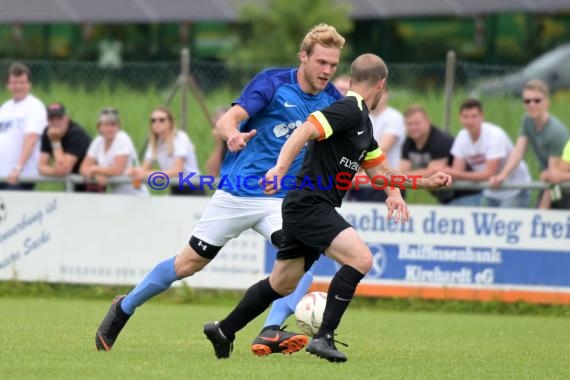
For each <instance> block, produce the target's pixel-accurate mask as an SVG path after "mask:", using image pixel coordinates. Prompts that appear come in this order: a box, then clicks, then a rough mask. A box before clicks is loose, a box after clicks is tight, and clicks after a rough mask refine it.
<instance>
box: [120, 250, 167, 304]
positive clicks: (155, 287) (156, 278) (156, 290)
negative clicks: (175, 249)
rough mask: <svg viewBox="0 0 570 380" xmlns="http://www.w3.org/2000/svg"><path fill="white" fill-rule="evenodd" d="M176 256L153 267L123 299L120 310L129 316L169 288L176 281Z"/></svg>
mask: <svg viewBox="0 0 570 380" xmlns="http://www.w3.org/2000/svg"><path fill="white" fill-rule="evenodd" d="M175 257H176V256H174V257H172V258H170V259H168V260H164V261H163V262H161V263H159V264H158V265H157V266H155V267H154V269H153V270H151V271H150V273H149V274H147V275H146V277H145V278H144V280H142V282H141V283H139V284H138V285H137V286H136V287H135V288H134V289H133V290H131V292H130V293H129V294H128V295H127V296H126V297H125V298H123V301H122V302H121V309H123V311H124V312H125V313H127V314H129V315H131V314H133V313H134V312H135V309H136V308H137V307H139V306H140V305H142V304H143V303H145V302H146V301H148V300H149V299H151V298H152V297H154V296H156V295H157V294H160V293H162V292H164V291H165V290H166V289H168V288H170V285H171V284H172V283H173V282H174V281H176V280H178V277H176V272H175V271H174V258H175Z"/></svg>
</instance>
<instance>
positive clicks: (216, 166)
mask: <svg viewBox="0 0 570 380" xmlns="http://www.w3.org/2000/svg"><path fill="white" fill-rule="evenodd" d="M228 109H229V108H228V107H218V108H217V109H216V112H215V113H214V116H213V117H212V126H215V125H216V123H217V122H218V120H220V118H221V117H222V116H223V114H225V113H226V111H227V110H228ZM212 137H213V139H214V149H213V150H212V153H210V156H209V157H208V161H206V173H207V174H208V175H211V176H213V177H218V176H219V175H220V168H221V167H222V162H224V158H226V153H228V147H227V145H226V142H225V141H224V140H223V139H222V138H221V137H220V135H219V134H218V132H217V131H216V128H212Z"/></svg>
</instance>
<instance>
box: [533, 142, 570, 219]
mask: <svg viewBox="0 0 570 380" xmlns="http://www.w3.org/2000/svg"><path fill="white" fill-rule="evenodd" d="M540 179H541V181H544V182H548V183H550V184H553V185H557V184H559V183H560V182H570V140H568V142H567V143H566V145H565V146H564V151H563V152H562V157H561V161H560V164H559V165H558V166H556V167H555V168H550V169H546V170H545V171H543V172H542V173H541V174H540ZM556 188H557V187H556V186H551V191H550V193H551V194H550V196H551V198H552V195H553V193H554V194H556V193H557V192H559V194H556V195H555V197H554V198H552V200H553V202H555V204H556V208H557V209H564V210H569V209H570V195H569V194H568V193H570V189H560V188H558V189H556ZM555 189H556V190H555ZM557 198H559V199H557Z"/></svg>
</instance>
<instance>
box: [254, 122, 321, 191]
mask: <svg viewBox="0 0 570 380" xmlns="http://www.w3.org/2000/svg"><path fill="white" fill-rule="evenodd" d="M318 138H321V134H320V132H319V130H318V128H317V127H316V126H315V125H314V124H313V123H311V122H310V121H306V122H304V123H303V125H301V126H300V127H299V128H297V129H296V130H295V131H294V132H293V134H291V136H290V137H289V139H287V142H286V143H285V145H283V148H281V153H279V157H278V158H277V163H276V164H275V166H274V167H273V168H271V169H269V170H268V171H267V173H266V174H265V180H266V183H267V185H266V187H265V191H264V193H265V194H267V195H272V194H275V193H276V192H277V191H278V190H279V184H280V183H281V179H282V178H283V176H285V174H287V172H288V171H289V167H290V166H291V163H292V162H293V160H294V159H295V157H297V155H298V154H299V152H300V151H301V149H303V147H304V146H305V144H306V143H307V142H308V141H310V140H316V139H318Z"/></svg>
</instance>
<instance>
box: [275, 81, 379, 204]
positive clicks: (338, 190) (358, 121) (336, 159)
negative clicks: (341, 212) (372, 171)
mask: <svg viewBox="0 0 570 380" xmlns="http://www.w3.org/2000/svg"><path fill="white" fill-rule="evenodd" d="M308 120H309V121H310V122H312V123H313V124H314V125H315V126H316V127H317V128H318V129H319V130H320V132H321V138H320V139H318V140H317V141H311V142H309V145H308V149H307V152H306V154H305V160H304V161H303V166H302V167H301V170H300V171H299V172H298V174H297V177H296V185H297V186H296V187H295V188H294V189H292V190H291V191H289V193H288V194H287V196H286V198H288V199H287V203H289V202H294V203H298V204H307V203H309V204H311V203H314V202H315V201H317V202H326V203H328V204H330V205H332V206H335V207H338V206H340V205H341V203H342V198H343V197H344V195H345V194H346V192H347V191H348V189H349V188H350V185H351V183H352V178H353V177H354V175H355V174H356V172H357V171H358V169H359V168H360V165H361V164H362V167H364V168H368V167H373V166H375V165H378V164H380V163H381V162H382V161H383V160H384V159H385V156H384V154H383V153H382V151H381V150H380V148H379V147H378V143H377V142H376V140H375V139H374V135H373V133H372V123H371V121H370V119H369V118H368V107H367V106H366V103H365V102H364V99H363V98H362V96H360V95H359V94H357V93H355V92H352V91H349V92H348V93H347V96H346V97H344V98H343V99H341V100H339V101H337V102H335V103H333V104H332V105H330V106H328V107H327V108H325V109H323V110H321V111H317V112H313V113H312V114H311V115H310V116H309V118H308Z"/></svg>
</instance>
